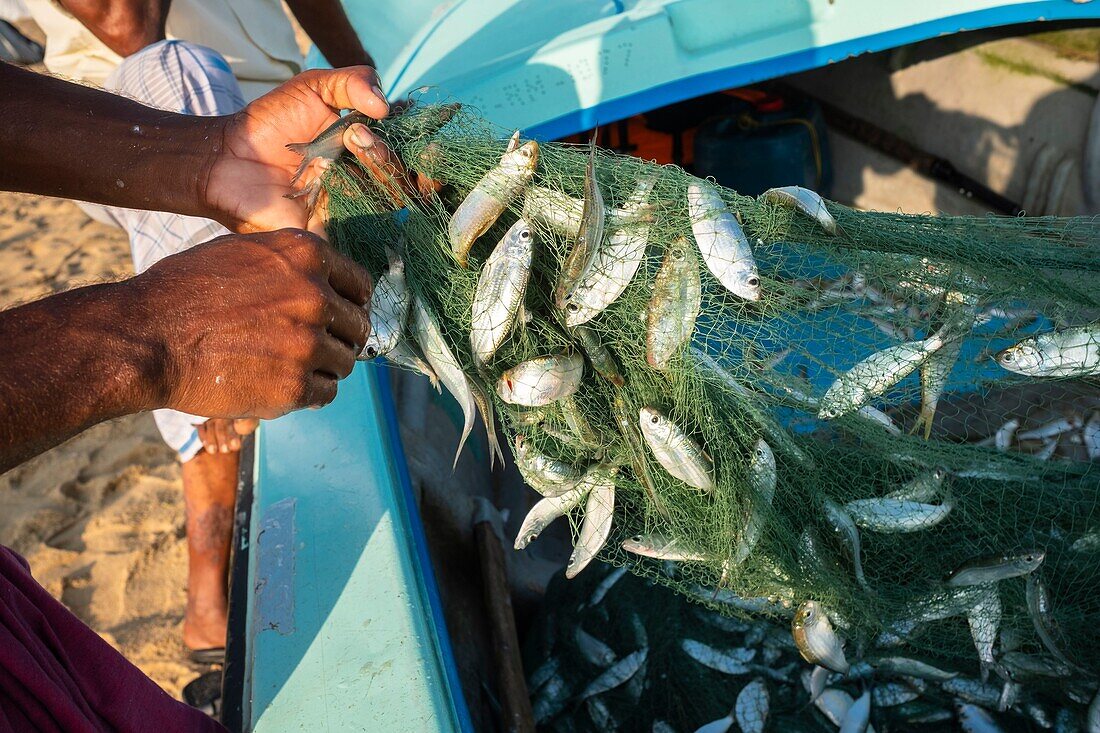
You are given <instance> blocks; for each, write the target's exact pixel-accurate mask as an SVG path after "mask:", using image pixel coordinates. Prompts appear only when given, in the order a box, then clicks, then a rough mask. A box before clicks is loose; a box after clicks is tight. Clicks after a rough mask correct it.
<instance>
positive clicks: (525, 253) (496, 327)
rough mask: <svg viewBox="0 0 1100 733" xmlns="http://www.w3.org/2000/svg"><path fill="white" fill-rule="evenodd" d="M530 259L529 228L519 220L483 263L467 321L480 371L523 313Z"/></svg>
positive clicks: (531, 248) (472, 352)
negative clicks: (468, 321)
mask: <svg viewBox="0 0 1100 733" xmlns="http://www.w3.org/2000/svg"><path fill="white" fill-rule="evenodd" d="M533 255H534V237H533V236H532V235H531V227H530V226H528V224H527V222H525V221H524V220H523V219H518V220H517V221H516V223H515V224H513V225H512V227H511V228H510V229H509V230H508V231H507V232H506V233H505V235H504V237H502V238H501V240H500V242H499V243H498V244H497V246H496V247H495V248H493V252H492V254H490V255H489V259H487V260H485V264H484V265H483V266H482V268H481V275H480V277H478V280H477V289H476V290H475V291H474V299H473V305H472V308H471V310H472V312H471V318H470V350H471V354H472V355H473V358H474V365H475V366H478V367H479V368H480V365H482V364H484V363H485V362H487V361H488V360H489V359H490V358H491V357H492V356H493V354H495V353H496V351H497V349H499V348H500V346H501V344H503V343H504V340H505V339H506V338H508V334H510V333H511V332H512V328H513V327H514V326H515V323H516V317H517V316H518V315H519V314H520V312H521V311H522V310H523V299H524V296H525V295H526V294H527V280H528V278H529V277H530V276H531V261H532V258H533Z"/></svg>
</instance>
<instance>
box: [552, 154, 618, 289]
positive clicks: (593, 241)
mask: <svg viewBox="0 0 1100 733" xmlns="http://www.w3.org/2000/svg"><path fill="white" fill-rule="evenodd" d="M606 221H607V207H606V206H605V205H604V201H603V194H602V193H600V183H599V181H597V180H596V138H595V137H593V138H592V143H591V146H590V148H589V151H588V165H587V166H586V167H585V171H584V210H583V212H582V213H581V225H580V230H579V231H578V232H577V239H576V241H575V242H573V248H572V249H571V250H569V254H568V255H567V256H566V258H565V263H564V264H563V265H562V268H561V275H560V276H559V277H558V285H557V287H556V288H555V289H554V305H555V306H556V307H557V308H558V310H565V309H566V305H567V302H568V297H569V295H570V293H572V292H573V289H574V287H576V285H577V284H578V283H579V282H580V280H581V278H582V277H584V275H585V273H587V272H588V270H589V269H590V268H591V267H592V264H593V261H594V260H595V258H596V252H597V251H598V250H599V248H600V244H601V243H602V242H603V235H604V225H605V223H606Z"/></svg>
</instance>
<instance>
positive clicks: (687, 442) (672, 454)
mask: <svg viewBox="0 0 1100 733" xmlns="http://www.w3.org/2000/svg"><path fill="white" fill-rule="evenodd" d="M638 425H639V427H640V428H641V431H642V437H643V438H644V439H645V442H646V444H647V445H648V446H649V449H650V451H651V452H652V453H653V457H654V458H656V459H657V462H658V463H660V464H661V466H662V467H663V468H664V469H665V470H666V471H668V472H669V473H670V474H671V475H672V476H674V477H676V478H678V479H680V480H681V481H683V482H684V483H686V484H687V485H688V486H693V487H695V488H696V489H699V490H701V491H713V490H714V462H713V461H712V460H711V458H710V456H709V455H707V453H706V451H704V450H703V449H702V448H700V447H699V445H698V444H697V443H696V442H695V441H694V440H692V439H691V438H690V437H688V435H687V433H685V432H684V430H683V429H682V428H681V427H680V426H678V425H676V423H674V422H672V420H670V419H669V418H668V417H666V416H665V415H664V414H663V413H661V412H660V411H659V410H657V409H656V408H655V407H643V408H642V409H641V410H639V412H638Z"/></svg>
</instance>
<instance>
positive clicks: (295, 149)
mask: <svg viewBox="0 0 1100 733" xmlns="http://www.w3.org/2000/svg"><path fill="white" fill-rule="evenodd" d="M309 146H310V143H287V144H286V149H287V150H289V151H290V152H292V153H297V154H298V155H300V156H302V157H303V158H304V157H306V153H308V152H309Z"/></svg>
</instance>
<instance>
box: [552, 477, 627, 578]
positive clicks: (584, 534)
mask: <svg viewBox="0 0 1100 733" xmlns="http://www.w3.org/2000/svg"><path fill="white" fill-rule="evenodd" d="M617 470H618V469H616V468H615V467H613V466H597V467H596V468H594V469H592V471H590V474H592V478H591V479H590V480H591V481H592V484H593V485H592V489H591V491H590V492H589V493H588V501H587V502H586V503H585V505H584V521H583V522H582V523H581V530H580V533H579V534H578V536H577V544H576V546H575V547H574V548H573V554H572V555H570V556H569V563H568V564H567V565H566V566H565V577H567V578H570V579H571V578H575V577H577V574H578V573H579V572H581V571H582V570H584V569H585V568H586V567H588V563H590V562H592V560H593V559H595V557H596V555H598V554H599V552H600V550H602V549H603V546H604V545H605V544H607V538H608V537H610V536H611V520H612V519H613V517H614V514H615V473H616V471H617Z"/></svg>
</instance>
